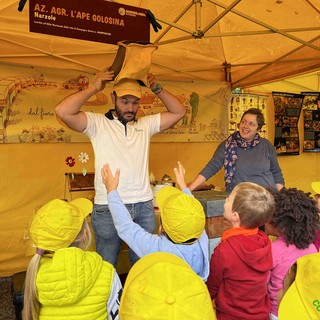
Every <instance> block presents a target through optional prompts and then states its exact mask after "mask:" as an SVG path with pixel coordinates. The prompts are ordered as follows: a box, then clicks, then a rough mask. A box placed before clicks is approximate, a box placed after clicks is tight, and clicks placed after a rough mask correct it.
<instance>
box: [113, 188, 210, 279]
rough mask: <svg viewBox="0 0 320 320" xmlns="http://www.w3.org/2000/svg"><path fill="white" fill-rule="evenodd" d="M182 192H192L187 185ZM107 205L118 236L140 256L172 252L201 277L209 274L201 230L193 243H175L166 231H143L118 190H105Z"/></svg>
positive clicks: (207, 243)
mask: <svg viewBox="0 0 320 320" xmlns="http://www.w3.org/2000/svg"><path fill="white" fill-rule="evenodd" d="M183 192H184V193H186V194H189V195H190V196H192V194H191V192H190V190H189V189H184V190H183ZM108 203H109V209H110V212H111V215H112V218H113V222H114V225H115V227H116V229H117V232H118V235H119V237H120V238H121V239H122V240H123V241H125V242H126V243H127V245H128V246H129V247H130V248H131V249H132V250H133V251H134V252H135V253H136V255H137V256H138V257H140V258H142V257H143V256H145V255H147V254H150V253H153V252H168V253H172V254H174V255H176V256H178V257H180V258H182V259H183V260H185V261H186V262H187V263H188V264H189V265H190V266H191V268H192V269H193V270H194V271H195V272H196V274H198V275H199V276H200V277H201V278H202V279H203V280H204V281H206V280H207V277H208V275H209V239H208V236H207V234H206V231H205V230H204V231H203V233H202V235H201V237H200V238H199V239H198V240H197V241H196V242H195V243H193V244H176V243H173V242H172V241H170V240H169V239H168V238H167V236H166V235H164V234H163V235H156V234H151V233H149V232H147V231H145V230H144V229H143V228H142V227H140V226H139V225H138V224H136V223H135V222H133V221H132V219H131V216H130V213H129V212H128V210H127V208H126V207H125V205H124V204H123V201H122V200H121V198H120V196H119V194H118V191H116V190H113V191H111V192H109V193H108Z"/></svg>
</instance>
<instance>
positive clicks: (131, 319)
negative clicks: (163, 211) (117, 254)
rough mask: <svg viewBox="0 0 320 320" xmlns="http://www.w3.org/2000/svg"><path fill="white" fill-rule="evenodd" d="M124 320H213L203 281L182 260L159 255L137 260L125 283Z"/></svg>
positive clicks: (167, 255) (122, 301) (122, 308)
mask: <svg viewBox="0 0 320 320" xmlns="http://www.w3.org/2000/svg"><path fill="white" fill-rule="evenodd" d="M119 315H120V319H121V320H147V319H148V320H160V319H161V320H174V319H176V320H183V319H188V320H213V319H216V317H215V314H214V311H213V307H212V302H211V298H210V294H209V292H208V289H207V286H206V285H205V283H204V282H203V280H202V279H201V278H200V277H199V276H198V275H197V274H196V273H195V272H194V271H193V270H192V269H191V267H190V266H189V265H188V264H187V263H186V262H185V261H184V260H182V259H181V258H179V257H177V256H175V255H173V254H170V253H166V252H156V253H151V254H149V255H146V256H144V257H143V258H141V259H140V260H138V261H137V262H136V263H135V264H134V265H133V267H132V268H131V270H130V271H129V274H128V277H127V279H126V282H125V285H124V289H123V293H122V297H121V303H120V310H119Z"/></svg>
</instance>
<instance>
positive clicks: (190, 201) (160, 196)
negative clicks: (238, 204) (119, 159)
mask: <svg viewBox="0 0 320 320" xmlns="http://www.w3.org/2000/svg"><path fill="white" fill-rule="evenodd" d="M174 172H175V175H176V181H177V183H178V185H179V186H180V189H181V190H182V191H180V190H179V189H177V188H174V187H171V186H167V187H164V188H162V189H161V190H160V191H159V192H158V193H157V196H156V198H157V203H158V205H159V209H160V219H161V226H160V232H159V233H160V234H159V235H155V234H151V233H149V232H147V231H145V230H144V229H143V228H141V227H140V226H139V225H138V224H137V223H135V222H133V221H132V218H131V216H130V214H129V212H128V209H127V208H126V206H125V205H124V204H123V201H122V200H121V198H120V196H119V193H118V191H117V187H118V184H119V177H120V170H119V169H117V170H116V172H115V174H114V175H113V173H112V172H111V170H110V167H109V165H108V164H106V165H104V167H103V168H102V171H101V173H102V181H103V183H104V184H105V186H106V189H107V193H108V203H109V208H110V212H111V215H112V218H113V222H114V225H115V228H116V229H117V232H118V235H119V237H120V238H121V239H122V240H123V241H125V242H126V243H127V245H128V246H129V247H130V248H131V249H132V250H133V251H134V252H135V253H136V255H137V256H138V257H140V258H141V257H143V256H145V255H147V254H149V253H153V252H169V253H172V254H174V255H176V256H178V257H180V258H182V259H183V260H185V261H186V262H187V263H188V264H189V265H190V266H191V268H192V269H193V270H194V271H195V272H196V274H198V275H199V276H200V277H201V278H202V279H203V280H204V281H205V280H206V279H207V277H208V274H209V250H208V245H209V240H208V236H207V234H206V231H205V228H204V227H205V213H204V210H203V207H202V205H201V203H200V202H199V201H198V200H197V199H195V198H194V197H193V195H192V193H191V191H190V190H189V189H188V188H187V185H186V182H185V178H184V175H185V169H184V167H183V166H182V164H181V163H180V162H178V168H175V169H174Z"/></svg>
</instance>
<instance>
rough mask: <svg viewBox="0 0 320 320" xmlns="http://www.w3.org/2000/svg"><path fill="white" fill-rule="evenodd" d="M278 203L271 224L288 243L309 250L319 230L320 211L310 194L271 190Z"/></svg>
mask: <svg viewBox="0 0 320 320" xmlns="http://www.w3.org/2000/svg"><path fill="white" fill-rule="evenodd" d="M269 191H270V192H271V193H272V194H273V196H274V199H275V202H276V211H275V213H274V215H273V217H272V219H271V221H270V223H271V224H272V225H273V226H274V227H275V228H276V229H277V230H278V232H279V233H280V235H282V236H283V237H284V239H285V241H286V243H287V245H289V244H294V245H295V246H296V247H297V248H299V249H305V248H308V246H309V245H310V244H311V243H312V242H314V240H315V236H316V231H317V229H318V228H319V209H318V208H317V204H316V202H315V200H314V199H313V198H312V197H311V196H310V193H305V192H303V191H301V190H298V189H296V188H283V189H281V190H280V191H276V190H274V189H273V190H271V189H269Z"/></svg>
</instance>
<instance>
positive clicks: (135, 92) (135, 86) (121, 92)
mask: <svg viewBox="0 0 320 320" xmlns="http://www.w3.org/2000/svg"><path fill="white" fill-rule="evenodd" d="M113 91H115V92H116V94H117V96H118V97H123V96H127V95H131V96H135V97H137V98H139V99H140V98H141V95H142V93H141V86H140V84H139V82H138V81H137V80H132V79H123V80H121V81H119V82H117V83H116V84H115V85H114V86H113Z"/></svg>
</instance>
